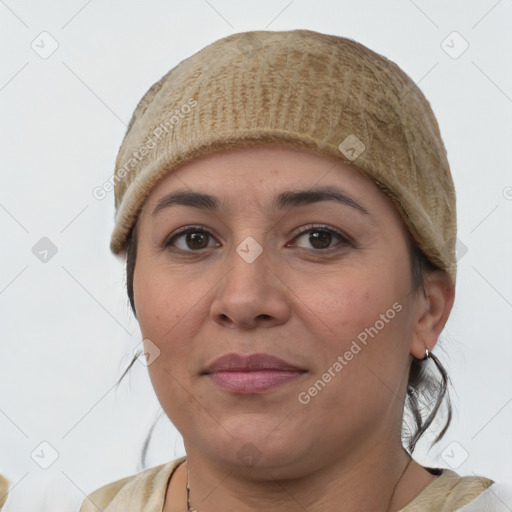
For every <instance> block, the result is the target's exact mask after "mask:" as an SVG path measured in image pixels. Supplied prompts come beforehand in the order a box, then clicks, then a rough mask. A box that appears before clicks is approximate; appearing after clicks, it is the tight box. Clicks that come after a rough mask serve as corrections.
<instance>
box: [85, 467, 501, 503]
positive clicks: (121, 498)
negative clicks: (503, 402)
mask: <svg viewBox="0 0 512 512" xmlns="http://www.w3.org/2000/svg"><path fill="white" fill-rule="evenodd" d="M185 460H186V457H180V458H179V459H176V460H174V461H172V462H168V463H167V464H162V465H160V466H156V467H153V468H149V469H146V470H145V471H141V472H140V473H137V474H136V475H132V476H129V477H127V478H123V479H122V480H117V481H116V482H112V483H110V484H108V485H105V486H103V487H101V488H99V489H97V490H96V491H94V492H93V493H92V494H90V495H89V496H88V497H87V498H86V499H85V500H84V502H83V504H82V507H81V508H80V512H128V511H130V512H131V511H133V512H135V511H137V512H162V507H163V504H164V500H165V494H166V491H167V485H168V482H169V480H170V478H171V476H172V474H173V472H174V470H175V469H176V468H177V467H178V466H179V465H180V464H181V463H182V462H184V461H185ZM493 483H494V482H493V480H490V479H489V478H485V477H481V476H463V477H461V476H459V475H458V474H457V473H456V472H455V471H451V470H449V469H443V470H442V473H441V475H439V477H438V478H436V479H435V480H434V481H433V482H431V483H430V484H429V485H428V486H427V487H426V488H425V489H423V491H422V492H421V493H420V494H419V495H418V496H417V497H416V498H415V499H414V500H413V501H411V502H410V503H409V504H408V505H407V506H406V507H404V508H402V509H401V510H400V511H399V512H454V511H455V510H458V509H459V508H460V507H462V506H463V505H466V504H468V503H470V502H471V501H473V500H474V499H475V498H476V497H477V496H478V495H480V494H481V493H482V492H483V491H484V490H485V489H487V488H488V487H489V486H490V485H492V484H493Z"/></svg>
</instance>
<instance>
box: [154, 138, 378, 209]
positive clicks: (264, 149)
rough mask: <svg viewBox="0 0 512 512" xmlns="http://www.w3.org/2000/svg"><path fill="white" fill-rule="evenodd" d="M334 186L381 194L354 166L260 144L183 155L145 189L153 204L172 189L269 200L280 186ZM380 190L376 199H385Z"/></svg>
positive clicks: (224, 197)
mask: <svg viewBox="0 0 512 512" xmlns="http://www.w3.org/2000/svg"><path fill="white" fill-rule="evenodd" d="M329 186H332V187H337V188H342V189H343V190H344V191H346V192H347V193H351V194H352V195H353V196H357V197H359V198H360V199H361V201H362V200H363V198H364V197H367V198H368V200H371V201H372V202H375V201H376V200H378V198H379V196H384V194H382V192H381V191H380V190H379V189H378V187H377V186H376V185H375V183H374V182H373V181H372V180H371V179H369V178H368V177H366V176H365V175H364V174H363V173H362V172H361V171H359V170H358V169H357V168H354V167H352V166H350V165H348V164H345V163H344V162H342V161H341V160H336V159H334V158H330V157H327V156H324V155H319V154H316V153H314V152H312V151H309V150H303V149H298V148H289V147H284V146H279V145H260V146H253V147H244V148H232V149H228V150H223V151H218V152H216V153H213V154H210V155H206V156H203V157H200V158H196V159H194V160H191V161H188V162H186V163H185V164H183V165H181V166H179V167H178V168H176V169H175V170H173V171H172V172H169V173H168V174H167V175H166V176H165V177H164V178H162V179H161V180H160V181H159V182H158V183H157V184H156V185H155V186H154V187H153V189H152V190H151V192H150V194H149V196H148V199H147V203H149V205H150V206H153V207H154V205H155V204H156V203H157V202H158V200H159V199H160V198H161V197H162V196H163V195H165V194H167V193H169V192H170V191H174V190H190V191H201V192H208V193H210V194H214V195H216V196H219V198H220V199H221V203H222V204H227V203H229V202H231V201H238V202H240V203H243V202H244V201H259V202H261V203H263V202H267V201H271V200H272V199H274V197H275V196H276V195H277V194H278V193H279V192H281V191H283V190H290V189H298V188H300V189H311V188H314V187H329ZM386 199H387V198H386V197H385V196H384V197H383V198H381V200H384V201H386Z"/></svg>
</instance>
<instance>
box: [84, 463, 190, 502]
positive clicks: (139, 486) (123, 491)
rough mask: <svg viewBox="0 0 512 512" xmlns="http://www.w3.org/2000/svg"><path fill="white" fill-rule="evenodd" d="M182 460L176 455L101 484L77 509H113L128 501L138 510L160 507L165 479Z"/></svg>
mask: <svg viewBox="0 0 512 512" xmlns="http://www.w3.org/2000/svg"><path fill="white" fill-rule="evenodd" d="M184 460H186V457H180V458H179V459H176V460H173V461H171V462H168V463H166V464H161V465H159V466H155V467H152V468H149V469H146V470H144V471H141V472H140V473H136V474H135V475H131V476H128V477H126V478H122V479H120V480H116V481H115V482H111V483H109V484H107V485H104V486H103V487H100V488H99V489H96V490H95V491H94V492H92V493H91V494H89V495H88V496H87V498H85V500H84V501H83V503H82V506H81V507H80V512H114V511H117V510H119V511H120V510H123V509H124V507H125V506H126V505H128V504H129V505H131V506H134V505H138V506H139V507H140V508H139V510H143V507H148V508H149V507H161V506H162V504H163V501H164V498H165V492H166V490H167V483H168V481H169V478H170V477H171V475H172V473H173V472H174V470H175V469H176V468H177V467H178V466H179V465H180V464H181V463H182V462H183V461H184ZM154 509H155V508H153V510H154Z"/></svg>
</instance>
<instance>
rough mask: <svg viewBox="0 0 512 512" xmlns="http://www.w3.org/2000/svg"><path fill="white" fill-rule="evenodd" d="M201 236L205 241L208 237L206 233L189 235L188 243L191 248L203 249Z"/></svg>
mask: <svg viewBox="0 0 512 512" xmlns="http://www.w3.org/2000/svg"><path fill="white" fill-rule="evenodd" d="M201 238H203V242H204V240H205V239H206V237H205V235H204V233H189V234H188V235H187V243H188V245H189V247H190V248H191V249H203V246H201ZM196 244H198V245H196ZM203 245H204V244H203Z"/></svg>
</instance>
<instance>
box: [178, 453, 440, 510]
mask: <svg viewBox="0 0 512 512" xmlns="http://www.w3.org/2000/svg"><path fill="white" fill-rule="evenodd" d="M198 455H199V454H198V453H196V452H195V451H194V450H190V449H187V462H186V463H185V465H186V468H185V469H186V473H188V480H189V486H190V489H191V491H190V504H191V506H192V507H194V508H195V509H197V511H198V512H221V511H222V512H224V511H225V510H237V511H238V512H253V511H257V510H258V511H259V510H261V509H262V508H271V509H272V510H273V511H276V512H281V511H283V512H284V511H286V512H290V511H295V510H297V511H300V512H303V511H304V510H308V512H320V511H322V512H323V511H325V510H331V509H332V504H333V503H336V504H340V505H342V507H343V508H342V509H340V508H338V510H343V512H356V511H357V512H360V510H368V511H372V512H373V511H375V512H394V511H397V510H400V509H401V508H403V507H404V506H405V505H406V504H407V503H409V502H410V501H411V500H412V499H413V498H414V496H415V495H416V494H417V493H418V490H419V487H420V486H421V485H424V483H425V479H423V480H422V481H421V482H420V480H418V478H417V476H418V475H419V474H420V472H421V473H422V474H423V473H427V472H426V471H425V470H423V468H421V466H419V465H418V464H416V463H415V462H414V461H412V462H411V460H410V456H409V455H408V454H407V452H406V451H405V450H404V449H403V448H402V446H401V444H400V445H399V446H396V445H393V448H391V445H390V443H378V444H374V445H373V446H371V447H369V448H367V449H366V450H358V452H357V453H355V452H352V453H348V454H346V457H343V458H337V459H335V461H334V462H331V463H325V462H324V461H323V460H322V461H320V460H311V462H310V464H309V465H308V466H307V467H306V468H304V469H303V470H302V471H294V472H293V475H292V472H290V471H288V473H289V475H290V476H288V477H286V476H285V472H284V471H281V473H279V471H278V470H276V469H274V468H272V469H270V468H267V469H264V468H260V469H259V470H258V472H257V473H256V471H255V469H256V468H252V469H251V471H244V470H242V471H238V470H235V469H233V468H231V467H230V466H229V465H226V466H219V463H218V460H217V461H211V460H208V459H205V458H204V457H200V456H198ZM409 463H410V464H409ZM406 468H407V470H406V471H405V473H404V470H405V469H406ZM418 470H419V471H418ZM300 473H302V474H300ZM410 474H415V475H416V477H415V478H414V485H411V484H412V483H413V482H412V481H411V478H410V477H409V475H410ZM186 478H187V477H186V475H185V482H186ZM429 480H430V481H431V480H432V477H431V475H430V479H429ZM397 483H398V485H396V484H397ZM395 485H396V487H395ZM184 487H185V486H183V487H182V489H184ZM415 493H416V494H415Z"/></svg>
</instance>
